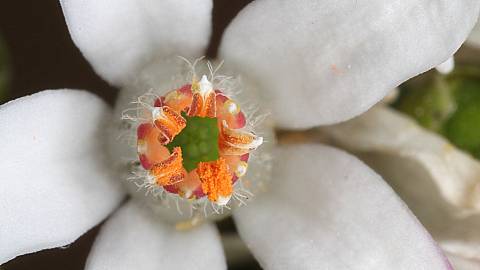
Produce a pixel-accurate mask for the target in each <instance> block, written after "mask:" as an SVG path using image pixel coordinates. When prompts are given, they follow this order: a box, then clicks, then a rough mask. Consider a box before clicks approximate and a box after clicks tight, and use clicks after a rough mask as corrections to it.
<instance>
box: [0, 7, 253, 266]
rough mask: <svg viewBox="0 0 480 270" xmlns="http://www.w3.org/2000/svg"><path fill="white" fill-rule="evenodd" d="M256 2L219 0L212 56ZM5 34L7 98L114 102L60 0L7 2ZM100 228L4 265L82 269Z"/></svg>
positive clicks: (1, 29)
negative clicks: (66, 94)
mask: <svg viewBox="0 0 480 270" xmlns="http://www.w3.org/2000/svg"><path fill="white" fill-rule="evenodd" d="M251 1H252V0H229V1H222V0H214V10H213V35H212V38H211V45H210V47H209V48H208V51H207V55H208V56H210V57H213V56H215V54H216V51H217V47H218V44H219V42H220V39H221V33H222V32H223V30H224V29H225V27H226V25H227V24H228V22H230V21H231V19H232V18H233V17H234V16H235V15H236V14H237V13H238V12H239V11H240V10H241V9H242V8H243V7H244V6H245V5H247V4H248V3H249V2H251ZM0 35H2V36H3V38H4V41H5V43H6V46H7V49H8V51H9V55H10V68H11V71H12V78H11V82H10V87H9V93H8V96H7V100H11V99H15V98H18V97H21V96H25V95H29V94H33V93H35V92H38V91H41V90H45V89H57V88H74V89H85V90H88V91H90V92H93V93H96V94H97V95H99V96H101V97H102V98H103V99H105V100H106V101H107V102H108V103H110V104H113V101H114V100H115V96H116V93H117V90H116V89H115V88H113V87H111V86H110V85H108V84H107V83H106V82H104V81H103V80H102V79H101V78H99V77H98V76H97V75H96V74H95V73H94V72H93V70H92V68H91V67H90V65H89V64H88V62H87V61H86V60H85V59H84V58H83V56H82V55H81V53H80V51H79V50H78V49H77V48H76V47H75V45H74V44H73V42H72V40H71V39H70V35H69V33H68V30H67V28H66V24H65V21H64V18H63V14H62V11H61V8H60V4H59V3H58V1H55V0H24V1H13V0H12V1H2V3H1V4H0ZM0 222H1V221H0ZM232 226H233V225H232V224H231V222H229V221H227V222H224V223H223V224H221V228H222V230H229V228H231V227H232ZM98 227H99V226H97V227H96V228H94V229H92V230H91V231H90V232H89V233H87V234H86V235H84V236H82V237H81V238H80V239H79V240H77V241H76V242H75V243H73V244H71V245H70V246H69V247H68V248H62V249H52V250H46V251H41V252H37V253H34V254H27V255H23V256H19V257H17V258H16V259H14V260H12V261H10V262H8V263H6V264H5V265H2V269H3V270H23V269H36V270H43V269H51V270H56V269H62V270H66V269H69V270H70V269H72V270H74V269H83V267H84V263H85V259H86V257H87V255H88V251H89V250H90V246H91V244H92V242H93V240H94V237H95V235H96V234H97V233H98ZM245 267H246V268H248V269H251V268H252V267H253V268H256V266H255V265H249V266H244V267H242V268H245Z"/></svg>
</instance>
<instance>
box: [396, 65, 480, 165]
mask: <svg viewBox="0 0 480 270" xmlns="http://www.w3.org/2000/svg"><path fill="white" fill-rule="evenodd" d="M400 88H401V92H400V96H399V99H398V100H397V101H396V102H395V104H393V106H394V107H395V108H396V109H398V110H400V111H402V112H404V113H406V114H408V115H410V116H411V117H413V118H414V119H416V120H417V122H418V123H419V124H420V125H422V126H423V127H425V128H427V129H430V130H432V131H434V132H437V133H439V134H442V135H443V136H445V137H446V138H447V139H449V140H450V141H451V142H452V143H453V144H454V145H456V146H457V147H459V148H461V149H463V150H465V151H467V152H470V153H471V154H472V155H473V156H475V157H477V158H479V159H480V68H478V67H474V66H463V67H457V68H456V69H455V71H454V72H452V73H451V74H449V75H447V76H445V75H441V74H439V73H437V72H435V71H431V72H428V73H425V74H424V75H421V76H420V77H418V78H415V79H413V80H411V81H409V82H407V83H405V84H404V85H402V86H401V87H400Z"/></svg>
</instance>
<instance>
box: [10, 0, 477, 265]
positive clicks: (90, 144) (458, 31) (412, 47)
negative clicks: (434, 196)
mask: <svg viewBox="0 0 480 270" xmlns="http://www.w3.org/2000/svg"><path fill="white" fill-rule="evenodd" d="M61 4H62V8H63V11H64V14H65V17H66V21H67V24H68V27H69V30H70V33H71V35H72V38H73V40H74V42H75V43H76V44H77V46H78V47H79V48H80V50H81V51H82V52H83V54H84V56H85V57H86V58H87V59H88V60H89V61H90V63H91V64H92V66H93V67H94V69H95V70H96V71H97V73H98V74H100V75H101V76H102V77H103V78H104V79H106V80H107V81H109V82H110V83H112V84H115V85H119V86H125V85H128V84H129V83H130V82H131V81H132V80H135V79H138V76H139V74H140V73H141V72H143V71H144V68H145V67H146V66H147V65H148V64H150V63H151V62H156V63H157V64H159V65H160V66H162V63H163V62H162V59H165V58H168V57H170V56H171V55H184V56H188V57H197V56H200V55H203V53H204V50H205V47H206V45H207V42H208V37H209V33H210V26H211V25H210V22H211V9H212V3H211V1H207V0H196V1H186V0H185V1H181V0H175V1H155V0H150V1H149V0H138V1H132V0H115V1H113V0H110V1H107V0H104V1H98V0H84V1H73V0H72V1H62V2H61ZM479 5H480V3H479V2H478V1H477V0H468V1H467V0H466V1H462V2H455V1H450V0H445V1H440V0H424V1H413V0H402V1H382V0H369V1H337V0H335V1H334V0H330V1H321V2H319V1H293V0H290V1H273V0H259V1H255V2H253V3H251V4H250V5H249V6H247V7H246V8H245V9H244V10H243V11H242V12H241V13H240V14H239V15H238V16H237V18H236V19H235V20H234V21H233V22H232V24H231V25H230V26H229V27H228V28H227V30H226V33H225V35H224V38H223V41H222V45H221V47H220V58H222V59H225V60H226V62H227V63H228V64H229V65H230V66H231V67H234V68H235V69H236V71H237V72H238V73H241V74H243V75H245V78H247V79H248V80H251V81H255V82H256V83H257V84H258V85H259V86H260V89H261V95H262V96H261V97H259V99H260V100H261V101H262V102H264V104H266V106H269V107H270V108H272V118H273V120H274V121H275V122H276V124H277V125H278V126H279V127H281V128H286V129H301V128H308V127H313V126H317V125H324V124H330V123H335V122H338V121H342V120H347V119H349V118H351V117H353V116H355V115H358V114H360V113H362V112H363V111H365V110H367V109H368V108H369V107H370V106H372V105H373V104H375V103H376V102H377V101H378V100H380V99H381V98H382V97H383V96H384V95H385V94H386V93H387V92H388V91H389V90H390V89H392V88H393V87H395V86H396V85H398V84H399V83H401V82H402V81H404V80H406V79H408V78H410V77H412V76H414V75H416V74H418V73H420V72H423V71H425V70H428V69H430V68H432V67H433V66H436V65H438V64H440V63H442V62H444V61H445V60H446V59H448V58H449V57H450V56H451V55H452V54H453V52H454V51H455V50H456V49H457V48H458V47H459V46H460V44H461V43H462V42H463V41H464V40H465V38H466V36H467V34H468V32H469V31H470V30H471V28H472V27H473V24H474V21H475V19H476V16H477V13H478V10H479ZM162 68H163V69H166V70H168V69H169V68H170V67H169V66H165V65H163V66H162ZM117 117H119V116H118V115H112V113H111V109H110V108H109V107H108V106H106V105H105V104H104V103H103V102H102V101H100V99H98V98H97V97H95V96H93V95H91V94H88V93H86V92H79V91H73V90H61V91H44V92H41V93H39V94H35V95H32V96H29V97H24V98H21V99H18V100H15V101H12V102H10V103H8V104H5V105H3V106H2V107H0V130H1V131H0V141H2V142H4V143H3V144H2V147H1V148H0V149H1V150H0V154H1V156H2V162H1V164H0V171H1V172H2V178H1V179H2V181H1V182H0V185H1V188H0V216H1V217H2V221H1V222H0V262H5V261H8V260H10V259H12V258H14V257H16V256H18V255H21V254H25V253H30V252H35V251H38V250H41V249H46V248H53V247H58V246H63V245H66V244H69V243H71V242H72V241H74V240H75V239H76V238H78V237H79V236H80V235H82V234H83V233H85V232H86V231H87V230H88V229H90V228H92V227H93V226H95V225H96V224H98V223H99V222H100V221H101V220H103V219H104V218H105V217H107V216H108V214H109V213H111V212H112V211H113V210H114V209H115V208H116V207H117V206H118V205H119V203H120V202H121V201H122V198H123V197H124V195H125V193H124V191H123V189H122V186H121V184H120V180H119V179H115V178H114V175H115V174H114V171H112V169H111V168H110V167H109V165H110V164H109V162H110V160H109V159H110V158H111V157H109V156H108V155H107V154H106V151H105V145H104V142H105V140H106V138H105V134H103V133H102V130H103V129H102V128H99V127H103V126H104V125H105V123H107V122H109V121H112V119H117ZM275 155H276V159H275V162H274V169H273V171H274V172H273V173H274V175H273V179H272V181H271V182H270V186H269V187H268V191H267V193H265V194H262V196H259V198H257V199H256V200H255V202H253V203H251V204H250V205H249V206H247V207H244V208H242V209H239V210H238V211H236V212H235V213H234V214H233V217H234V220H235V222H236V225H237V227H238V229H239V232H240V235H241V237H242V238H243V240H244V241H245V242H246V243H247V245H248V246H249V247H250V248H251V250H252V252H253V253H254V255H255V256H256V258H257V259H258V260H259V262H260V264H261V265H262V266H263V267H265V268H267V269H327V268H328V269H451V267H450V265H449V264H448V262H447V261H446V259H445V258H444V256H443V255H442V254H441V252H440V251H439V249H438V248H437V246H436V244H435V242H434V241H433V240H432V239H431V237H430V236H429V234H428V233H427V232H426V231H425V229H424V228H423V227H422V226H421V225H420V224H419V223H418V221H417V220H416V218H415V217H414V216H413V215H412V214H411V212H410V211H409V210H408V209H407V208H406V206H405V205H404V204H403V203H402V202H401V201H400V200H399V199H398V198H397V197H396V195H395V193H394V192H393V191H392V190H391V189H390V188H389V187H388V185H387V184H385V183H384V182H383V180H382V179H381V178H380V177H379V176H378V175H376V174H375V173H374V172H373V171H372V170H370V169H369V168H368V167H366V166H365V165H364V164H363V163H361V162H360V161H358V160H357V159H356V158H354V157H352V156H350V155H348V154H346V153H344V152H342V151H339V150H336V149H333V148H330V147H326V146H322V145H317V144H308V145H290V146H278V147H276V150H275ZM161 219H162V217H161V216H159V217H157V216H154V215H152V214H151V212H149V211H148V209H142V208H141V207H139V206H138V205H137V203H135V202H134V201H130V202H127V203H126V204H125V205H124V206H121V208H120V209H119V210H118V211H117V212H116V213H115V214H113V216H112V217H111V218H110V219H109V220H108V221H107V222H106V224H105V225H104V227H103V228H102V230H101V232H100V235H99V236H98V238H97V240H96V242H95V244H94V246H93V249H92V252H91V254H90V257H89V259H88V262H87V269H158V268H163V269H188V268H191V269H224V268H226V265H225V259H224V255H223V252H222V248H221V245H220V242H219V237H218V233H217V231H216V229H215V227H214V225H213V224H204V225H203V226H200V227H199V228H197V229H194V230H191V231H188V232H179V231H175V230H174V228H172V227H170V226H169V225H167V224H165V223H163V222H162V221H161Z"/></svg>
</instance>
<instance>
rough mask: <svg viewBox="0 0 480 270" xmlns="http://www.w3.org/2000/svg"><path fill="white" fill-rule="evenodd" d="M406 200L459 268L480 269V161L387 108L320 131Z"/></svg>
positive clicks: (461, 269)
mask: <svg viewBox="0 0 480 270" xmlns="http://www.w3.org/2000/svg"><path fill="white" fill-rule="evenodd" d="M321 131H322V132H323V133H324V134H327V135H328V136H329V137H330V138H331V139H332V141H333V142H334V144H336V145H339V146H341V147H344V148H346V149H349V150H351V151H353V152H354V153H356V154H358V155H359V156H360V157H361V158H362V160H364V161H365V162H367V164H369V165H370V166H371V167H372V168H374V169H375V170H376V171H377V172H379V173H380V174H381V175H382V176H383V177H385V179H386V180H387V181H388V182H389V183H390V184H391V185H392V187H393V188H394V189H395V191H397V192H398V193H399V194H400V195H401V197H402V198H403V199H404V200H405V201H406V203H407V204H408V205H409V207H410V208H411V209H412V211H413V212H414V213H415V214H416V215H417V217H418V218H419V220H420V221H421V222H422V224H423V225H424V226H425V227H426V228H427V230H428V231H429V232H430V233H431V234H432V236H433V237H434V238H435V240H436V241H437V242H438V243H439V245H440V247H441V248H442V249H443V250H444V251H445V252H446V254H447V255H448V257H449V259H450V260H451V262H452V263H453V265H454V266H455V269H458V270H469V269H479V267H480V231H479V230H478V228H480V162H479V161H478V160H476V159H475V158H473V157H472V156H470V155H469V154H467V153H465V152H463V151H461V150H459V149H457V148H456V147H455V146H453V145H452V144H451V143H449V142H448V141H447V139H445V138H443V137H441V136H439V135H437V134H435V133H433V132H431V131H428V130H426V129H424V128H422V127H420V126H419V125H418V124H417V123H416V122H415V121H414V120H413V119H410V118H409V117H408V116H406V115H404V114H402V113H400V112H397V111H395V110H393V109H389V108H387V107H384V106H378V107H374V108H372V109H371V110H369V111H368V112H366V113H364V114H363V115H361V116H360V117H357V118H354V119H352V120H350V121H347V122H345V123H342V124H338V125H334V126H330V127H324V128H322V129H321Z"/></svg>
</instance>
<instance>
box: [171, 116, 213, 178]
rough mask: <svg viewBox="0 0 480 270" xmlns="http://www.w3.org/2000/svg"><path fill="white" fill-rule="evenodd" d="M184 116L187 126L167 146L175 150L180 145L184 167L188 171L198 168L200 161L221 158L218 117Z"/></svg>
mask: <svg viewBox="0 0 480 270" xmlns="http://www.w3.org/2000/svg"><path fill="white" fill-rule="evenodd" d="M182 116H183V117H184V118H185V120H186V121H187V125H186V127H185V128H184V129H183V130H182V131H181V132H180V133H179V134H178V135H177V136H175V138H174V139H173V141H172V142H170V143H169V144H167V145H166V147H167V148H168V149H169V150H170V152H172V151H173V148H174V147H180V148H181V149H182V154H183V167H184V168H185V169H186V170H187V171H188V172H190V171H192V170H194V169H195V168H197V165H198V163H199V162H207V161H215V160H217V159H218V158H219V150H218V134H219V131H218V126H217V118H209V117H197V116H194V117H189V116H187V115H186V114H182Z"/></svg>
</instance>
